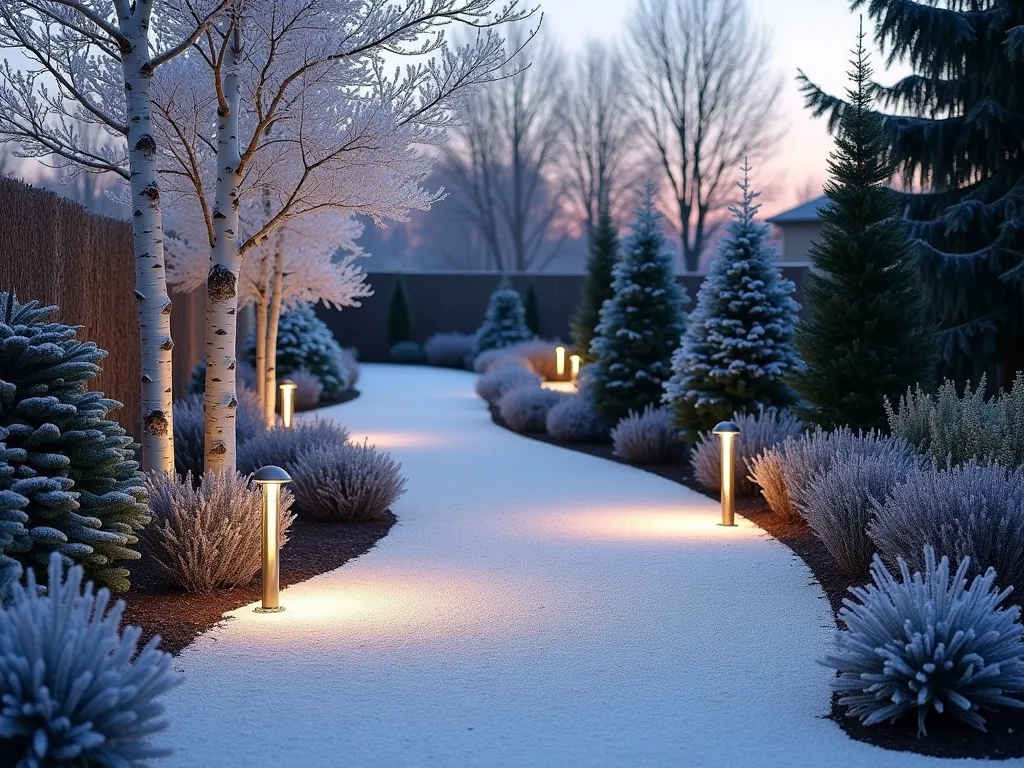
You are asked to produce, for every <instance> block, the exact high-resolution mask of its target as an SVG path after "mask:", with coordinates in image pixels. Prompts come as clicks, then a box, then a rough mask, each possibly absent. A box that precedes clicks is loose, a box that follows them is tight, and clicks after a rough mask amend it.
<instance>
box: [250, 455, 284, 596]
mask: <svg viewBox="0 0 1024 768" xmlns="http://www.w3.org/2000/svg"><path fill="white" fill-rule="evenodd" d="M252 479H253V481H254V482H255V483H256V484H257V485H259V486H260V488H261V489H262V490H263V602H262V603H261V604H260V607H259V608H257V609H256V613H280V612H281V611H283V610H284V608H282V607H281V602H280V591H281V564H280V561H279V558H278V555H279V552H278V543H279V541H280V532H279V531H278V523H279V522H280V519H281V518H280V508H281V486H283V485H284V484H285V483H290V482H291V481H292V478H291V475H289V474H288V473H287V472H285V471H284V470H283V469H281V468H280V467H275V466H274V465H273V464H271V465H270V466H267V467H263V468H262V469H260V470H258V471H257V472H256V474H255V475H253V476H252Z"/></svg>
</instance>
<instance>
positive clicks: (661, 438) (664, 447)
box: [611, 406, 682, 464]
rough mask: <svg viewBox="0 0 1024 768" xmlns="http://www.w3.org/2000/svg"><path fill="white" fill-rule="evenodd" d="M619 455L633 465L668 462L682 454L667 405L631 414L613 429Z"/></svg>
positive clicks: (647, 408)
mask: <svg viewBox="0 0 1024 768" xmlns="http://www.w3.org/2000/svg"><path fill="white" fill-rule="evenodd" d="M611 436H612V447H613V450H614V453H615V455H616V456H618V457H619V458H620V459H624V460H625V461H628V462H629V463H630V464H668V463H671V462H673V461H676V460H677V459H678V458H679V456H680V454H681V453H682V443H681V442H680V440H679V430H678V429H677V428H676V426H675V423H674V421H673V414H672V411H671V410H669V409H668V408H654V407H653V406H647V407H646V408H644V410H643V411H642V412H641V413H630V414H629V415H628V416H626V418H624V419H622V420H621V421H620V422H619V423H618V424H616V425H615V427H614V429H612V432H611Z"/></svg>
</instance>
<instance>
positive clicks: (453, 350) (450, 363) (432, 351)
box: [423, 333, 473, 368]
mask: <svg viewBox="0 0 1024 768" xmlns="http://www.w3.org/2000/svg"><path fill="white" fill-rule="evenodd" d="M423 354H424V355H425V356H426V358H427V363H428V364H429V365H436V366H439V367H441V368H465V367H466V358H467V357H470V356H471V355H472V354H473V334H471V333H435V334H434V335H433V336H431V337H430V338H429V339H427V340H426V342H424V344H423Z"/></svg>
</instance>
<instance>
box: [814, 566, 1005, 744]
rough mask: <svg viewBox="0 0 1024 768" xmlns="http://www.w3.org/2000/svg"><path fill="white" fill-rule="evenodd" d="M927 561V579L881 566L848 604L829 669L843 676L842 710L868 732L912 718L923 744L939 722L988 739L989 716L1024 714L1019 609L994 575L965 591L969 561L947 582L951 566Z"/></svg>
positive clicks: (842, 611)
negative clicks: (929, 726) (955, 722)
mask: <svg viewBox="0 0 1024 768" xmlns="http://www.w3.org/2000/svg"><path fill="white" fill-rule="evenodd" d="M923 554H924V565H925V568H924V573H921V572H920V571H915V572H913V573H911V571H910V567H909V566H908V565H907V563H906V561H905V560H904V559H903V558H900V559H899V561H898V567H899V572H900V577H901V578H900V579H897V578H895V577H894V576H893V575H892V573H890V572H889V570H888V569H887V568H886V566H885V564H884V563H883V562H882V560H881V558H879V557H878V556H876V557H875V559H874V562H873V563H872V565H871V579H872V582H873V583H871V584H868V585H867V586H865V587H857V588H853V589H851V592H852V593H853V595H854V597H855V598H856V599H850V598H847V599H846V600H844V601H843V607H842V608H841V609H840V611H839V618H840V620H841V621H842V622H843V624H845V625H846V630H845V631H841V632H839V633H838V634H837V636H836V644H837V646H838V650H837V652H836V653H835V654H834V655H832V656H829V657H828V658H826V659H825V661H824V663H825V664H826V665H827V666H829V667H831V668H833V669H835V670H837V671H838V672H839V677H837V678H836V680H835V682H834V683H833V686H834V687H835V689H836V690H837V691H839V692H840V694H841V695H840V698H839V703H840V704H842V705H843V706H846V707H847V708H848V710H847V714H848V715H849V716H851V717H857V718H859V719H860V720H861V722H863V723H864V724H865V725H876V724H878V723H882V722H885V721H890V722H892V721H895V720H897V719H899V718H900V717H903V716H906V715H912V716H916V718H917V727H918V732H919V734H921V735H925V734H926V733H927V731H926V728H925V726H926V720H927V718H928V715H929V714H931V713H932V712H934V713H936V714H937V715H948V716H950V717H954V718H957V719H959V720H962V721H963V722H965V723H967V724H968V725H971V726H973V727H975V728H978V729H979V730H985V718H984V717H983V716H982V714H981V711H982V710H983V709H997V708H999V707H1017V708H1021V707H1024V703H1022V702H1021V701H1020V700H1019V699H1018V698H1016V696H1017V695H1019V694H1020V693H1021V692H1024V642H1022V640H1021V636H1022V632H1024V629H1022V627H1021V625H1020V623H1019V621H1018V619H1019V617H1020V608H1018V607H1017V606H1013V607H1010V608H1002V607H1001V603H1002V602H1003V601H1004V600H1005V598H1006V595H1007V594H1008V593H1009V592H1010V589H1009V588H1008V589H1006V590H1003V591H1002V592H1000V591H999V589H998V588H997V587H996V586H995V583H996V572H995V571H994V570H993V569H991V568H989V569H988V570H987V571H986V572H985V573H984V574H983V575H981V576H977V577H976V578H975V579H974V580H973V581H972V582H971V584H970V586H967V573H968V570H969V568H970V562H969V560H967V559H965V560H963V561H961V563H960V565H959V567H958V568H957V570H956V573H955V574H954V575H953V578H952V580H950V576H949V560H948V558H946V557H943V558H942V560H941V561H939V562H938V563H936V557H935V551H934V550H933V549H932V548H931V547H930V546H928V547H925V548H924V550H923Z"/></svg>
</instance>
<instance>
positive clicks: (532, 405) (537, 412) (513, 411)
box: [498, 383, 565, 433]
mask: <svg viewBox="0 0 1024 768" xmlns="http://www.w3.org/2000/svg"><path fill="white" fill-rule="evenodd" d="M564 397H565V394H564V393H562V392H554V391H552V390H550V389H544V387H538V386H536V385H535V384H533V383H530V384H526V385H524V386H521V387H514V388H512V389H510V390H508V391H507V392H505V394H504V395H502V396H501V399H500V400H499V401H498V412H499V413H500V414H501V419H502V421H504V422H505V423H506V424H507V425H508V426H509V428H510V429H512V430H514V431H515V432H523V433H531V432H532V433H542V432H544V430H545V429H546V428H547V421H548V412H549V411H550V410H551V409H552V408H554V407H555V406H556V405H557V404H558V403H560V402H561V401H562V399H563V398H564Z"/></svg>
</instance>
